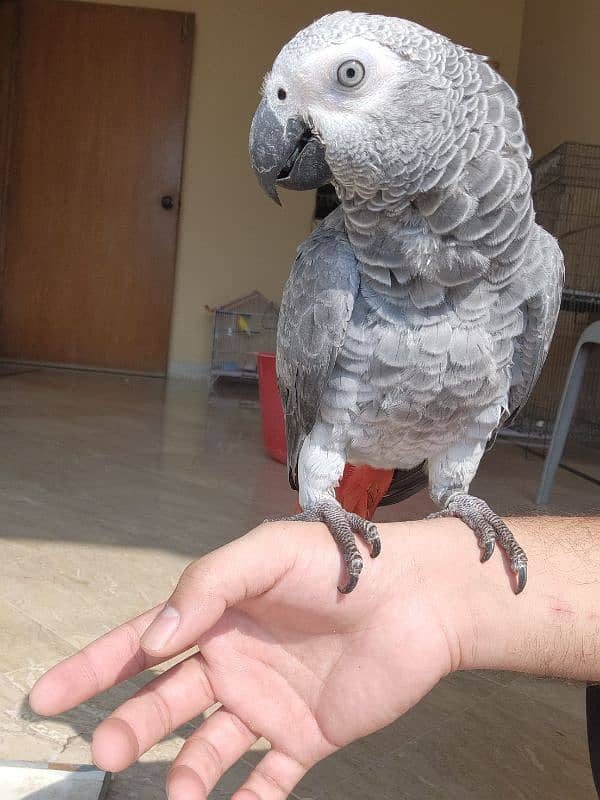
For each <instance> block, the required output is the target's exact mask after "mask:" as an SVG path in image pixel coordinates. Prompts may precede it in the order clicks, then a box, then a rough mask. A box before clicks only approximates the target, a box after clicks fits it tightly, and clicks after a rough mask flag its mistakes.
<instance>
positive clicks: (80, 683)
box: [30, 523, 452, 800]
mask: <svg viewBox="0 0 600 800" xmlns="http://www.w3.org/2000/svg"><path fill="white" fill-rule="evenodd" d="M381 527H382V529H383V530H382V534H383V537H382V538H383V552H382V555H381V557H380V558H378V559H377V560H375V561H369V562H368V564H367V565H366V567H365V576H364V578H363V581H361V582H360V584H359V586H358V588H357V589H356V590H355V592H353V593H352V594H351V595H340V594H338V593H337V592H336V590H335V578H336V577H338V574H339V570H340V566H339V556H338V554H337V552H336V549H335V547H333V546H332V544H331V539H330V537H329V536H328V534H327V532H326V531H325V529H324V528H323V526H320V525H316V524H315V525H309V524H306V523H296V524H289V523H287V524H285V525H282V524H271V525H265V526H261V527H260V528H258V529H256V530H255V531H253V532H252V533H250V534H248V535H247V536H245V537H243V538H242V539H239V540H237V541H236V542H233V543H231V544H229V545H227V546H226V547H224V548H221V549H220V550H218V551H216V552H215V553H212V554H210V555H208V556H206V557H204V558H202V559H199V560H198V561H196V562H193V564H191V565H190V566H189V567H188V568H187V569H186V571H185V572H184V574H183V576H182V578H181V579H180V582H179V584H178V587H177V589H176V591H175V593H174V594H173V596H172V598H171V599H170V601H169V605H170V606H171V607H173V608H175V609H177V611H178V612H179V614H180V622H179V626H178V627H177V629H176V631H175V633H174V634H173V635H172V637H171V638H170V640H169V641H168V644H167V645H165V646H164V647H163V648H161V649H160V650H159V649H158V648H152V649H151V648H149V646H148V644H147V642H146V639H148V641H151V637H149V636H148V637H144V640H143V642H142V641H141V640H142V637H143V636H144V634H145V632H146V631H147V630H148V628H149V626H150V624H151V623H152V622H153V621H154V620H155V619H156V617H157V616H158V614H159V612H160V611H161V610H162V606H161V607H159V608H157V609H153V610H151V611H148V612H146V613H145V614H143V615H142V616H140V617H138V618H136V619H135V620H132V621H130V622H128V623H126V624H125V625H123V626H121V627H120V628H117V629H116V630H114V631H112V632H110V633H108V634H106V635H105V636H103V637H102V638H101V639H98V640H97V641H96V642H94V643H92V644H91V645H89V646H88V647H86V648H85V649H84V650H83V651H81V652H80V653H77V654H76V655H74V656H72V657H71V658H69V659H67V660H66V661H64V662H63V663H62V664H59V665H58V666H57V667H54V669H52V670H51V671H50V672H48V673H47V674H46V675H44V676H43V677H42V678H41V679H40V680H39V681H38V683H37V684H36V686H35V687H34V689H33V690H32V693H31V697H30V701H31V705H32V707H33V709H34V710H35V711H37V712H39V713H43V714H54V713H58V712H61V711H64V710H66V709H67V708H69V707H73V706H74V705H76V704H78V703H80V702H82V701H83V700H85V699H87V698H89V697H90V696H92V695H94V694H96V693H98V692H99V691H103V690H104V689H106V688H108V687H109V686H112V685H114V684H115V683H117V682H119V681H122V680H125V679H126V678H128V677H131V676H132V675H133V674H135V673H137V672H140V671H142V670H143V669H146V668H148V667H150V666H154V665H156V664H157V663H160V662H161V661H163V660H165V659H166V658H169V657H171V656H173V655H174V654H176V653H180V652H183V651H185V650H187V649H188V648H189V647H190V646H192V645H193V644H194V643H197V644H198V645H199V652H196V653H194V654H193V655H191V656H189V657H188V658H186V659H184V660H183V661H181V662H179V663H178V664H177V665H176V666H175V667H172V668H171V669H170V670H168V671H167V672H165V673H164V674H163V675H161V676H160V677H158V678H156V679H155V680H153V681H151V682H150V683H149V684H148V685H147V686H146V687H145V688H144V689H143V690H141V691H140V692H139V693H138V694H136V695H135V696H134V697H132V698H131V699H130V700H128V701H127V702H126V703H124V704H123V705H121V706H120V707H119V708H117V709H116V711H115V712H114V713H113V714H111V716H110V717H109V718H108V719H107V720H105V721H104V722H102V723H101V725H100V726H99V727H98V729H97V731H96V733H95V735H94V740H93V754H94V759H95V760H96V762H97V763H98V764H100V765H101V766H102V767H104V768H106V769H109V770H119V769H123V768H125V767H126V766H128V765H129V764H130V763H132V762H133V761H135V759H136V758H138V756H139V755H141V753H143V752H145V751H146V750H147V749H148V748H149V747H151V746H152V745H153V744H155V743H156V742H157V741H159V740H160V739H162V738H163V737H165V736H167V735H168V734H169V733H170V732H171V731H172V730H174V729H176V728H177V727H179V726H180V725H182V724H183V723H185V722H187V721H189V720H190V719H193V718H194V717H195V716H197V715H198V714H199V713H201V712H202V711H204V710H205V709H207V708H208V707H210V706H211V705H213V704H214V703H216V702H219V703H221V704H222V706H221V708H220V709H219V710H217V711H216V712H215V713H213V714H212V715H211V716H210V717H209V718H208V719H207V720H206V721H205V722H204V723H203V724H202V725H201V726H200V727H199V728H198V729H197V731H195V732H194V734H192V736H191V737H190V738H189V739H188V741H187V742H186V744H185V745H184V747H183V748H182V750H181V752H180V754H179V756H178V757H177V759H176V760H175V763H174V765H173V768H172V770H171V772H170V775H169V780H168V790H169V798H170V800H180V799H181V800H184V799H185V800H195V799H197V800H203V799H204V798H206V796H207V794H208V793H209V792H210V791H211V789H212V788H213V786H214V785H215V783H216V782H217V781H218V780H219V778H220V777H221V775H222V774H223V772H224V771H225V770H226V769H228V768H229V767H230V766H231V765H232V764H233V763H234V762H235V761H236V760H237V759H239V758H240V757H241V756H242V755H243V754H244V753H245V752H246V750H247V749H248V748H249V747H250V746H251V745H252V744H253V742H254V741H255V740H256V739H257V738H258V737H259V736H264V737H266V738H267V739H268V740H269V741H270V742H271V745H272V749H271V750H270V751H269V752H268V753H267V754H266V755H265V757H264V758H263V759H262V761H261V762H260V763H259V764H258V766H257V767H256V769H255V770H254V771H253V772H252V773H251V775H250V776H249V777H248V779H247V781H246V782H245V784H244V786H243V787H242V788H241V789H240V790H239V791H238V792H237V793H236V794H235V796H234V797H235V800H255V798H257V797H258V798H260V800H284V798H286V797H287V796H288V794H289V793H290V792H291V791H292V789H293V787H294V786H295V784H296V783H297V782H298V781H299V780H300V779H301V778H302V776H303V775H304V774H305V773H306V772H307V770H308V769H310V768H311V767H312V766H313V765H314V764H315V763H316V762H317V761H319V760H320V759H322V758H324V757H325V756H327V755H329V754H331V753H333V752H334V751H335V750H336V749H338V748H340V747H342V746H344V745H345V744H347V743H349V742H351V741H353V740H354V739H357V738H359V737H361V736H365V735H366V734H368V733H370V732H372V731H375V730H377V729H379V728H382V727H383V726H385V725H387V724H388V723H390V722H392V721H393V720H394V719H396V718H397V717H398V716H400V715H401V714H402V713H404V712H405V711H406V710H407V709H408V708H410V707H411V706H412V705H414V704H415V703H416V702H417V701H418V700H419V699H420V698H421V697H422V696H423V695H424V694H425V693H426V692H428V691H429V690H430V689H431V688H432V687H433V686H434V685H435V683H437V681H438V680H439V679H440V678H441V677H442V676H443V675H444V674H445V673H447V672H448V671H449V670H450V669H451V667H452V659H451V647H450V645H449V638H448V627H447V625H446V624H445V621H444V620H442V619H441V618H440V612H439V604H438V605H437V607H434V605H433V602H432V599H431V594H430V593H429V592H428V591H427V585H426V582H425V581H424V580H423V576H422V575H421V574H420V573H419V570H418V568H417V566H416V563H415V560H414V558H413V556H412V554H411V553H412V551H411V537H410V536H407V537H399V536H386V535H385V527H386V526H381ZM415 552H416V549H415ZM155 629H156V626H155ZM142 644H143V645H144V646H143V647H142ZM149 650H151V652H150V654H149V652H148V651H149Z"/></svg>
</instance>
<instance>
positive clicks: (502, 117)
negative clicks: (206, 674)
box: [250, 11, 564, 592]
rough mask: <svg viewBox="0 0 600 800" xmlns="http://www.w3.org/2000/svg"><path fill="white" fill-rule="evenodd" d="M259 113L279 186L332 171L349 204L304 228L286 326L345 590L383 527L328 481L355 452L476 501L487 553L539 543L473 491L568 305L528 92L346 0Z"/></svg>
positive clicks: (292, 423) (285, 396)
mask: <svg viewBox="0 0 600 800" xmlns="http://www.w3.org/2000/svg"><path fill="white" fill-rule="evenodd" d="M262 93H263V97H262V100H261V102H260V105H259V106H258V109H257V111H256V114H255V116H254V120H253V122H252V129H251V132H250V153H251V159H252V165H253V168H254V170H255V172H256V174H257V177H258V179H259V181H260V183H261V185H262V186H263V188H264V189H265V191H266V192H267V193H268V194H269V195H270V196H271V197H272V198H273V199H275V200H277V201H278V195H277V185H280V186H284V187H286V188H290V189H312V188H315V187H317V186H320V185H322V184H324V183H326V182H332V183H333V185H334V187H335V189H336V192H337V194H338V196H339V199H340V202H341V205H340V206H339V207H338V208H337V209H336V210H335V211H333V212H332V213H331V214H330V215H329V216H328V217H327V218H326V219H325V220H324V221H323V222H322V223H321V224H320V225H319V226H318V227H317V228H316V229H315V230H314V231H313V233H312V234H311V235H310V236H309V237H308V239H307V240H306V241H305V242H304V243H303V244H302V245H301V246H300V248H299V250H298V255H297V258H296V261H295V263H294V265H293V268H292V272H291V275H290V277H289V279H288V281H287V284H286V287H285V290H284V295H283V302H282V306H281V313H280V319H279V327H278V334H277V373H278V381H279V388H280V393H281V397H282V401H283V405H284V410H285V421H286V437H287V445H288V466H289V475H290V482H291V484H292V486H293V487H294V488H299V492H300V505H301V507H302V509H303V511H302V513H301V514H298V515H296V517H295V518H296V519H300V520H321V521H323V522H324V523H325V524H326V525H327V526H328V528H329V530H330V531H331V533H332V535H333V537H334V539H335V540H336V542H337V543H338V545H339V547H340V550H341V552H342V555H343V558H344V561H345V564H346V566H347V569H348V573H349V580H348V582H347V584H346V585H345V586H344V587H341V588H340V591H342V592H349V591H351V590H352V589H353V588H354V587H355V586H356V583H357V581H358V577H359V574H360V572H361V570H362V567H363V562H362V559H361V556H360V552H359V550H358V548H357V547H356V541H355V536H354V535H355V534H359V535H361V536H362V537H363V538H364V539H365V540H366V541H367V542H368V544H369V545H370V549H371V555H372V556H376V555H377V554H378V553H379V551H380V542H379V536H378V533H377V529H376V527H375V526H374V525H373V524H372V523H370V522H367V521H366V520H364V519H362V518H361V517H359V516H357V515H356V514H352V513H349V512H347V511H345V510H344V509H343V508H342V507H341V506H340V504H339V503H338V502H337V501H336V499H335V487H336V486H337V484H338V482H339V480H340V477H341V475H342V472H343V470H344V465H345V464H346V463H349V464H357V465H359V464H369V465H370V466H372V467H376V468H384V469H394V470H396V472H395V479H394V482H393V487H392V494H395V495H396V496H397V497H401V496H402V494H403V484H406V486H408V487H409V489H410V487H413V489H414V488H415V487H416V488H418V487H419V485H420V483H419V480H418V479H417V480H415V476H421V477H424V478H425V479H427V478H428V483H429V491H430V494H431V497H432V498H433V500H434V501H435V502H436V503H437V504H439V506H440V507H441V511H440V512H438V515H439V516H457V517H460V518H461V519H463V520H464V521H465V522H466V524H467V525H469V527H470V528H472V530H473V531H475V533H476V534H477V536H478V540H479V545H480V547H481V550H482V556H481V558H482V561H485V560H487V559H488V558H489V557H490V556H491V554H492V552H493V550H494V545H495V542H496V541H498V542H499V543H500V545H501V546H502V547H503V549H504V550H505V552H506V553H507V555H508V558H509V560H510V563H511V567H512V569H513V571H514V573H515V574H516V591H517V592H519V591H521V590H522V589H523V587H524V586H525V583H526V580H527V557H526V555H525V553H524V552H523V550H522V548H521V547H520V546H519V545H518V543H517V542H516V540H515V539H514V537H513V535H512V533H511V532H510V531H509V529H508V528H507V526H506V525H505V524H504V523H503V522H502V520H501V519H500V518H499V517H498V516H497V515H496V514H495V513H494V512H493V511H492V510H491V509H490V508H489V506H488V505H487V504H486V503H485V502H484V501H483V500H481V499H479V498H476V497H473V496H472V495H470V494H468V491H469V484H470V483H471V480H472V479H473V477H474V475H475V473H476V471H477V467H478V465H479V461H480V459H481V457H482V455H483V453H484V451H485V449H486V447H487V446H488V445H489V444H490V443H492V442H493V440H494V438H495V436H496V433H497V432H498V430H499V429H500V428H501V427H502V426H503V425H505V424H507V423H508V422H510V421H511V420H512V418H513V417H514V416H515V414H516V413H517V412H518V411H519V409H520V408H521V407H522V406H523V405H524V403H525V401H526V400H527V397H528V395H529V393H530V392H531V389H532V387H533V386H534V384H535V382H536V380H537V378H538V375H539V373H540V370H541V367H542V365H543V363H544V359H545V357H546V354H547V352H548V347H549V345H550V340H551V338H552V334H553V330H554V326H555V322H556V318H557V315H558V311H559V305H560V295H561V287H562V281H563V271H564V267H563V259H562V254H561V252H560V249H559V247H558V244H557V242H556V241H555V240H554V239H553V238H552V236H550V234H548V233H547V232H546V231H544V230H543V229H542V228H541V227H540V226H539V225H537V224H536V223H535V218H534V211H533V205H532V200H531V176H530V172H529V167H528V158H529V156H530V148H529V146H528V144H527V140H526V138H525V135H524V132H523V123H522V120H521V115H520V113H519V110H518V104H517V98H516V96H515V93H514V91H513V90H512V89H511V88H510V86H509V85H508V84H507V83H506V82H505V81H504V80H503V79H502V78H501V77H500V75H499V74H498V73H497V72H495V71H494V70H493V69H492V68H491V67H490V66H489V64H488V63H487V61H486V59H485V58H484V57H483V56H480V55H476V54H474V53H472V52H471V51H469V50H468V49H466V48H465V47H461V46H460V45H457V44H454V43H453V42H451V41H449V40H448V39H447V38H445V37H444V36H442V35H440V34H438V33H434V32H433V31H430V30H427V29H426V28H424V27H421V26H420V25H417V24H415V23H413V22H409V21H407V20H403V19H395V18H388V17H383V16H372V15H369V14H355V13H351V12H346V11H341V12H337V13H335V14H331V15H328V16H325V17H322V18H321V19H319V20H317V21H316V22H314V23H313V24H312V25H310V26H309V27H308V28H306V29H304V30H302V31H300V33H298V34H297V35H296V36H295V37H294V38H293V39H292V40H291V41H290V42H289V43H288V44H286V45H285V46H284V47H283V49H282V50H281V52H280V53H279V55H278V56H277V59H276V60H275V63H274V65H273V68H272V71H271V72H270V74H269V75H267V77H266V78H265V81H264V85H263V92H262Z"/></svg>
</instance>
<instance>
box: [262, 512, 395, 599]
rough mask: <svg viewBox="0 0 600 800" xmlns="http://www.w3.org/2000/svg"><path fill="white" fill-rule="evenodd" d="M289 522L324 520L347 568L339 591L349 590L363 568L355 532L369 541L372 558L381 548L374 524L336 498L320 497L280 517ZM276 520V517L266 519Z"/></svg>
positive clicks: (345, 591)
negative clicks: (342, 505) (346, 577)
mask: <svg viewBox="0 0 600 800" xmlns="http://www.w3.org/2000/svg"><path fill="white" fill-rule="evenodd" d="M281 520H286V521H288V522H323V523H324V524H325V525H327V527H328V529H329V532H330V533H331V535H332V536H333V538H334V540H335V542H336V544H337V546H338V547H339V549H340V552H341V554H342V558H343V559H344V564H345V565H346V569H347V570H348V582H347V583H346V584H345V585H344V586H338V591H339V592H341V593H342V594H348V593H349V592H351V591H352V590H353V589H354V588H355V587H356V584H357V583H358V578H359V576H360V573H361V572H362V568H363V560H362V556H361V554H360V552H359V550H358V547H357V546H356V539H355V534H358V535H359V536H361V537H362V538H363V539H364V540H365V542H366V543H367V544H368V545H369V548H370V551H371V558H377V556H378V555H379V553H380V552H381V540H380V538H379V533H378V531H377V526H376V525H375V524H374V523H372V522H369V521H368V520H366V519H363V518H362V517H360V516H359V515H358V514H353V513H352V512H350V511H346V510H345V509H343V508H342V507H341V506H340V505H339V503H337V502H336V501H335V500H321V501H319V502H318V503H315V505H313V506H310V507H309V508H307V509H305V510H304V511H301V512H300V513H299V514H294V515H293V516H291V517H281V518H280V521H281ZM267 521H270V522H275V521H277V520H267Z"/></svg>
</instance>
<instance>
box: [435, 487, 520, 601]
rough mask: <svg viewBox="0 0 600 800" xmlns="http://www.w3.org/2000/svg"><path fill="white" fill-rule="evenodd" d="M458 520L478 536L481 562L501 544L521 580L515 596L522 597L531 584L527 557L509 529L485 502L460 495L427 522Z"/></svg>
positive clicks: (518, 580) (453, 497)
mask: <svg viewBox="0 0 600 800" xmlns="http://www.w3.org/2000/svg"><path fill="white" fill-rule="evenodd" d="M441 517H458V518H459V519H461V520H462V521H463V522H464V523H465V525H468V526H469V528H471V530H472V531H474V532H475V534H476V535H477V538H478V539H479V547H480V548H481V561H482V562H483V561H487V560H488V559H489V558H491V556H492V553H493V552H494V547H495V545H496V542H498V543H499V544H500V546H501V547H502V549H503V550H504V552H505V553H506V555H507V556H508V558H509V560H510V566H511V569H512V571H513V572H514V573H515V575H516V578H517V584H516V587H515V590H514V591H515V594H519V593H520V592H522V591H523V589H524V588H525V584H526V583H527V556H526V555H525V551H524V550H523V548H522V547H521V545H520V544H519V543H518V542H517V540H516V539H515V537H514V536H513V534H512V532H511V531H510V529H509V528H508V526H507V525H506V524H505V523H504V522H503V521H502V520H501V519H500V517H499V516H498V515H497V514H496V513H495V512H494V511H492V509H491V508H490V507H489V506H488V504H487V503H486V502H485V500H481V499H480V498H479V497H473V495H470V494H463V493H462V492H456V493H454V494H452V495H450V497H449V498H448V500H447V501H446V504H445V506H444V508H443V509H442V510H441V511H436V512H435V513H434V514H430V515H429V516H428V517H427V519H439V518H441Z"/></svg>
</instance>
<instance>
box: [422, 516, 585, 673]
mask: <svg viewBox="0 0 600 800" xmlns="http://www.w3.org/2000/svg"><path fill="white" fill-rule="evenodd" d="M445 522H446V525H444V530H443V532H442V531H441V532H442V535H443V537H444V547H446V548H453V549H454V558H452V562H451V563H450V564H449V565H448V570H449V574H448V575H447V579H448V581H449V583H450V586H451V587H453V591H454V592H456V598H455V600H454V603H453V608H454V613H455V615H456V620H457V622H456V626H457V627H456V632H457V641H458V642H459V649H460V657H459V661H460V664H459V668H461V669H500V670H516V671H520V672H529V673H533V674H538V675H547V676H554V677H568V678H573V679H579V680H588V681H600V517H587V518H564V517H563V518H561V517H556V518H549V517H537V518H520V517H515V518H509V519H507V520H506V522H507V524H508V525H509V526H510V527H511V529H512V531H513V533H514V534H515V536H516V538H517V540H518V541H519V542H520V543H521V545H522V546H523V547H524V549H525V551H526V552H527V554H528V558H529V580H528V583H527V588H526V589H525V591H524V592H523V594H521V595H515V594H513V592H512V590H511V579H512V576H511V573H510V571H509V570H508V569H507V566H506V561H505V560H504V559H503V558H502V553H501V552H500V551H499V552H496V553H495V554H494V556H493V558H492V559H490V561H489V562H487V563H485V564H481V565H479V564H477V563H474V562H476V561H477V560H478V553H477V547H476V546H475V541H474V537H471V536H470V535H469V533H470V532H469V531H468V529H466V528H465V526H464V525H463V524H462V523H461V522H458V521H457V520H447V521H445ZM434 524H436V523H434ZM437 524H438V525H440V523H439V522H438V523H437ZM469 550H470V551H471V552H469ZM473 551H474V552H473ZM438 569H439V567H438ZM452 573H454V574H452ZM448 602H449V603H450V605H452V601H451V600H449V601H448Z"/></svg>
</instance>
